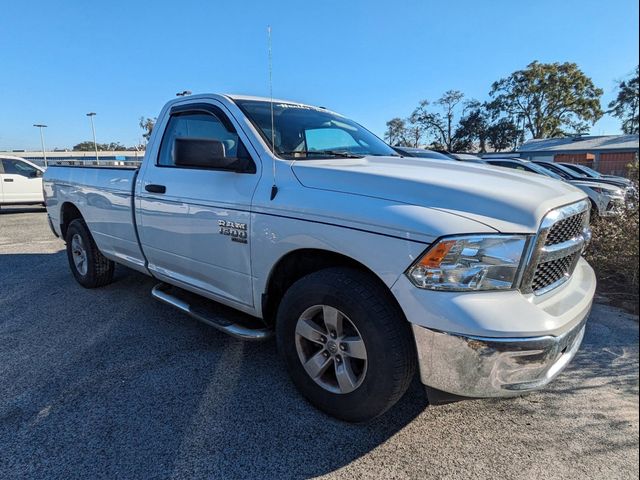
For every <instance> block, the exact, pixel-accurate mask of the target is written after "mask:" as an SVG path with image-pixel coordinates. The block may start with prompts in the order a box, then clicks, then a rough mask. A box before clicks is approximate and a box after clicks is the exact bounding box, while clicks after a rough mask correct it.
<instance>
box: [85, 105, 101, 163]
mask: <svg viewBox="0 0 640 480" xmlns="http://www.w3.org/2000/svg"><path fill="white" fill-rule="evenodd" d="M95 116H96V112H89V113H87V117H89V120H91V132H92V133H93V148H95V150H96V162H97V161H99V160H98V144H97V143H96V127H95V126H94V125H93V117H95Z"/></svg>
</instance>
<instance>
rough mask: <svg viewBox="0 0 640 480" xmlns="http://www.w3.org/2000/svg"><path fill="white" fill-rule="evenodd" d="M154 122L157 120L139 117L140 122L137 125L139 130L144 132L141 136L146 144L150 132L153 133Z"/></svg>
mask: <svg viewBox="0 0 640 480" xmlns="http://www.w3.org/2000/svg"><path fill="white" fill-rule="evenodd" d="M156 120H158V119H157V118H155V117H154V118H149V117H146V118H145V117H140V122H139V123H138V125H140V128H141V129H142V130H143V131H144V133H143V134H142V136H143V138H144V139H145V141H146V142H148V141H149V138H151V132H152V131H153V127H154V126H155V124H156Z"/></svg>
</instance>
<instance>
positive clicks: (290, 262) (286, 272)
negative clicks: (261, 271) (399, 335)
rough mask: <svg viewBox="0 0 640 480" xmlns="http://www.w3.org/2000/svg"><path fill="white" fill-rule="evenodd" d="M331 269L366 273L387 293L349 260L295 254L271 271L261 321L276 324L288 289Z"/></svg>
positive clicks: (336, 255)
mask: <svg viewBox="0 0 640 480" xmlns="http://www.w3.org/2000/svg"><path fill="white" fill-rule="evenodd" d="M331 267H350V268H354V269H356V270H360V271H362V272H365V273H367V274H369V275H371V277H372V278H374V279H375V280H376V281H378V282H379V283H380V284H381V285H383V286H384V288H385V289H386V290H388V288H387V286H386V285H384V283H383V282H382V280H380V278H379V277H378V276H377V275H376V274H375V273H373V272H372V271H371V270H370V269H369V268H367V267H366V266H365V265H363V264H362V263H360V262H358V261H357V260H354V259H353V258H351V257H347V256H346V255H342V254H340V253H335V252H330V251H328V250H320V249H301V250H295V251H293V252H290V253H288V254H287V255H285V256H284V257H282V258H281V259H280V260H279V261H278V263H277V264H276V265H275V267H273V269H272V270H271V275H270V276H269V280H268V283H267V288H266V292H265V294H263V296H262V317H263V319H264V320H265V322H267V323H268V324H271V325H272V324H273V323H275V317H276V312H277V311H278V306H279V305H280V301H281V300H282V297H283V296H284V294H285V292H286V291H287V289H288V288H289V287H290V286H291V285H293V284H294V283H295V282H297V281H298V280H300V279H301V278H302V277H304V276H306V275H309V274H310V273H313V272H317V271H319V270H323V269H325V268H331ZM389 297H390V298H391V299H392V301H393V302H394V303H395V304H396V305H397V306H398V309H399V310H400V311H402V310H401V309H400V306H399V305H398V303H397V301H396V300H395V297H393V295H391V292H389Z"/></svg>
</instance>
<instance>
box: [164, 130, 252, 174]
mask: <svg viewBox="0 0 640 480" xmlns="http://www.w3.org/2000/svg"><path fill="white" fill-rule="evenodd" d="M174 155H175V157H174V159H175V164H176V165H177V166H181V167H199V168H210V169H214V170H228V171H232V172H238V171H242V168H241V167H242V165H241V164H242V163H243V162H240V161H238V159H237V158H235V157H227V156H225V148H224V143H222V142H219V141H218V140H209V139H204V138H176V139H175V144H174Z"/></svg>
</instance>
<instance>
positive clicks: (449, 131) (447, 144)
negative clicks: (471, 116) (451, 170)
mask: <svg viewBox="0 0 640 480" xmlns="http://www.w3.org/2000/svg"><path fill="white" fill-rule="evenodd" d="M463 98H464V94H463V93H462V92H460V91H458V90H448V91H447V92H445V93H444V95H442V97H440V98H439V99H438V100H436V102H435V104H436V105H439V106H441V107H442V109H443V111H444V113H443V114H441V113H438V112H432V111H430V108H429V106H430V105H431V104H430V103H429V101H428V100H422V101H421V102H420V104H419V105H418V108H416V109H415V110H414V111H413V113H412V114H411V117H410V121H411V123H413V124H415V125H419V126H420V127H421V128H422V129H423V131H424V132H425V133H430V134H432V135H433V136H435V140H434V141H433V144H434V145H436V146H442V147H444V148H445V149H446V150H453V147H454V117H455V109H456V107H457V105H458V104H459V103H460V102H461V101H462V99H463Z"/></svg>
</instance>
